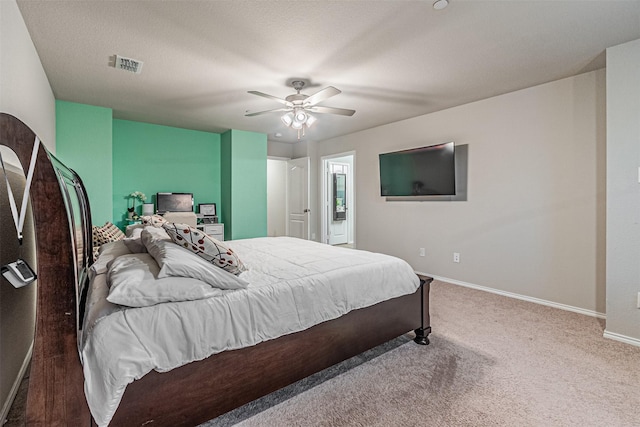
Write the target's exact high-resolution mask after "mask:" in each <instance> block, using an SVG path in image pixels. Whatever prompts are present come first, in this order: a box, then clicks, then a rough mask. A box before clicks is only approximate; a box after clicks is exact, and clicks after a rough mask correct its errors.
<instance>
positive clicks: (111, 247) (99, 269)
mask: <svg viewBox="0 0 640 427" xmlns="http://www.w3.org/2000/svg"><path fill="white" fill-rule="evenodd" d="M130 253H131V251H130V250H129V248H127V246H126V245H125V243H124V241H122V240H116V241H115V242H109V243H105V244H104V245H101V246H100V251H99V255H98V259H96V262H94V263H93V264H92V265H91V270H93V273H94V274H104V273H106V272H107V270H108V265H107V264H109V263H110V262H111V261H113V260H114V259H115V258H116V257H119V256H120V255H125V254H130Z"/></svg>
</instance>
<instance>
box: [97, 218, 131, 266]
mask: <svg viewBox="0 0 640 427" xmlns="http://www.w3.org/2000/svg"><path fill="white" fill-rule="evenodd" d="M91 237H92V242H93V259H94V261H95V260H96V258H97V255H98V251H99V250H100V246H102V245H104V244H105V243H109V242H115V241H117V240H122V239H124V233H123V232H122V230H120V229H119V228H118V227H116V226H115V225H114V224H113V223H111V222H109V221H107V222H105V223H104V225H103V226H102V227H97V226H95V225H94V226H93V227H92V233H91Z"/></svg>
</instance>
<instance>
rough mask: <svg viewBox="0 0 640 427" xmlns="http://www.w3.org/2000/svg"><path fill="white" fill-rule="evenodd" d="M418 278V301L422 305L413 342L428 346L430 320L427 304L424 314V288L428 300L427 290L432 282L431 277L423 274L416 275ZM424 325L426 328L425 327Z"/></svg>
mask: <svg viewBox="0 0 640 427" xmlns="http://www.w3.org/2000/svg"><path fill="white" fill-rule="evenodd" d="M418 278H419V279H420V300H421V301H422V305H421V307H420V327H419V328H417V329H415V330H414V332H415V333H416V337H415V338H414V339H413V341H414V342H415V343H416V344H420V345H429V338H427V336H428V335H429V334H430V333H431V326H430V325H431V319H430V316H429V304H428V303H427V304H426V306H427V311H426V313H425V310H424V306H425V293H424V288H425V287H426V288H427V296H426V298H429V290H430V289H431V282H433V277H429V276H425V275H423V274H418ZM425 325H426V327H425Z"/></svg>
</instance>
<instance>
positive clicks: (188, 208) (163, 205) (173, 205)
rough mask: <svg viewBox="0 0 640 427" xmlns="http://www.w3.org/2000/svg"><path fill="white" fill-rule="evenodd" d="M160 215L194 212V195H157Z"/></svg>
mask: <svg viewBox="0 0 640 427" xmlns="http://www.w3.org/2000/svg"><path fill="white" fill-rule="evenodd" d="M156 206H157V207H158V209H157V211H158V213H159V214H164V213H167V212H193V193H156Z"/></svg>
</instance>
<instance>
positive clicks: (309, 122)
mask: <svg viewBox="0 0 640 427" xmlns="http://www.w3.org/2000/svg"><path fill="white" fill-rule="evenodd" d="M317 120H318V119H316V118H315V117H313V116H312V115H311V114H307V121H306V122H305V124H306V125H307V127H308V128H310V127H311V125H313V124H314V123H315V122H316V121H317Z"/></svg>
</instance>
